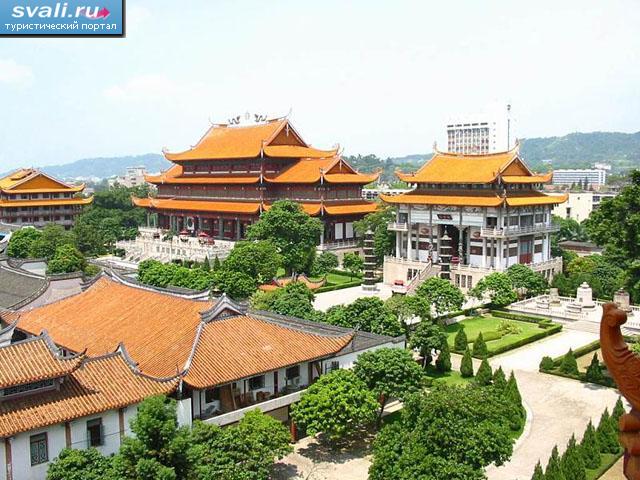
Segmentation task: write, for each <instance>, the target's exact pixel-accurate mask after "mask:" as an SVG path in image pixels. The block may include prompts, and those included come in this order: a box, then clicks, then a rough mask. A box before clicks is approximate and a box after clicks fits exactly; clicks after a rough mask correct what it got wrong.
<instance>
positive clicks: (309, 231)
mask: <svg viewBox="0 0 640 480" xmlns="http://www.w3.org/2000/svg"><path fill="white" fill-rule="evenodd" d="M323 228H324V227H323V225H322V222H321V221H320V220H319V219H317V218H312V217H311V216H309V215H308V214H307V213H305V212H304V210H302V207H301V206H300V204H298V203H296V202H292V201H290V200H278V201H277V202H274V203H273V205H272V206H271V208H270V209H269V210H267V211H266V212H263V213H262V214H261V215H260V219H259V220H258V221H257V222H256V223H254V224H253V225H251V226H250V227H249V229H248V232H247V238H248V239H249V240H270V241H271V242H272V243H273V244H274V245H275V246H276V247H277V249H278V252H279V253H280V255H282V264H283V266H284V268H285V270H286V271H287V273H292V272H308V271H309V270H310V269H311V266H312V264H313V260H314V258H315V254H316V245H317V244H318V241H319V239H320V234H321V233H322V230H323Z"/></svg>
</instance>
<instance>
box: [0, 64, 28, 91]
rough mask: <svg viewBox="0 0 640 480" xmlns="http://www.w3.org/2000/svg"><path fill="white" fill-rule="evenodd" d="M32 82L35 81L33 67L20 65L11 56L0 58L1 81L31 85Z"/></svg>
mask: <svg viewBox="0 0 640 480" xmlns="http://www.w3.org/2000/svg"><path fill="white" fill-rule="evenodd" d="M31 82H33V71H32V70H31V67H28V66H26V65H20V64H19V63H17V62H16V61H15V60H13V59H11V58H9V59H1V58H0V83H8V84H11V85H29V84H30V83H31Z"/></svg>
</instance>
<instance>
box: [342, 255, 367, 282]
mask: <svg viewBox="0 0 640 480" xmlns="http://www.w3.org/2000/svg"><path fill="white" fill-rule="evenodd" d="M342 267H343V268H344V269H345V270H347V271H348V272H349V276H350V278H353V277H354V276H357V275H360V273H362V269H363V268H364V259H363V258H362V257H361V256H360V255H356V254H355V253H351V252H349V253H345V254H344V257H343V258H342Z"/></svg>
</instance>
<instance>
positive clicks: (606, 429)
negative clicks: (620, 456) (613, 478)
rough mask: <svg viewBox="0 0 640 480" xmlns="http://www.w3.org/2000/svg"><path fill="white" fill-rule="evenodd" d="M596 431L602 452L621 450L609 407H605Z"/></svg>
mask: <svg viewBox="0 0 640 480" xmlns="http://www.w3.org/2000/svg"><path fill="white" fill-rule="evenodd" d="M596 433H597V435H598V446H599V447H600V453H618V452H619V451H620V444H619V443H618V434H617V432H616V431H615V430H614V428H613V425H612V424H611V417H610V416H609V409H607V408H605V409H604V412H603V413H602V416H601V417H600V423H599V424H598V429H597V430H596Z"/></svg>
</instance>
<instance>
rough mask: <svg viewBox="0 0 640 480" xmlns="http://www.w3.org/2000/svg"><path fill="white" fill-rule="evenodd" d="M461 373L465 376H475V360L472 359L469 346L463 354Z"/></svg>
mask: <svg viewBox="0 0 640 480" xmlns="http://www.w3.org/2000/svg"><path fill="white" fill-rule="evenodd" d="M460 375H462V377H463V378H470V377H473V360H472V359H471V352H470V351H469V348H468V347H467V349H466V350H465V351H464V355H463V356H462V362H461V363H460Z"/></svg>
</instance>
